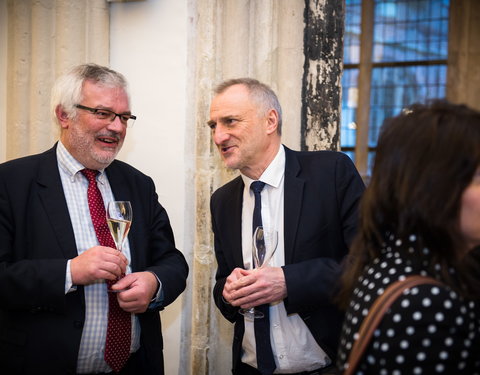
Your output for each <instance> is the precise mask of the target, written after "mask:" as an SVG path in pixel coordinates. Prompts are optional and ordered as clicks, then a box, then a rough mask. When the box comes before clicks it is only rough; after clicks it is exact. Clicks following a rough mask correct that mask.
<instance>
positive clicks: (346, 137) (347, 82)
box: [340, 69, 358, 147]
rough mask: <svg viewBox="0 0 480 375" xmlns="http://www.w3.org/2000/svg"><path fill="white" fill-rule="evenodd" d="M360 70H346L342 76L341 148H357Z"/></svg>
mask: <svg viewBox="0 0 480 375" xmlns="http://www.w3.org/2000/svg"><path fill="white" fill-rule="evenodd" d="M357 104H358V69H345V70H344V72H343V76H342V122H341V128H340V146H341V147H355V139H356V133H357V125H356V118H357Z"/></svg>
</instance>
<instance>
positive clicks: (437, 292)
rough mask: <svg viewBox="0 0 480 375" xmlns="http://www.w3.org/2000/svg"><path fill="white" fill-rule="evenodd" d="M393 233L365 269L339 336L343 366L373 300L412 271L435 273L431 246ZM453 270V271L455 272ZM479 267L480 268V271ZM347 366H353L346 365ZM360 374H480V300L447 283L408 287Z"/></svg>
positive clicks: (375, 338) (385, 321)
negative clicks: (418, 244)
mask: <svg viewBox="0 0 480 375" xmlns="http://www.w3.org/2000/svg"><path fill="white" fill-rule="evenodd" d="M415 240H416V238H415V236H410V238H409V239H408V241H405V242H406V243H402V241H401V240H398V239H395V238H393V237H391V238H390V241H389V244H386V245H385V247H384V248H383V249H382V253H381V256H380V257H379V258H377V259H375V260H374V261H373V262H372V264H370V265H369V266H367V267H366V268H365V271H364V273H363V275H362V276H361V277H360V279H359V282H358V284H357V287H356V288H355V289H354V292H353V297H352V301H351V303H350V306H349V308H348V310H347V312H346V319H345V322H344V325H343V329H342V335H341V338H340V348H339V352H338V362H337V364H338V367H339V368H340V369H342V370H343V369H344V368H345V366H346V364H345V362H346V360H347V357H348V354H349V353H350V350H351V348H352V344H353V342H354V341H355V340H356V339H357V337H358V333H357V332H358V330H359V328H360V324H361V323H362V321H363V319H364V318H365V316H366V315H367V313H368V311H369V309H370V307H371V305H372V303H373V302H374V301H375V299H376V298H377V297H378V296H379V295H380V294H382V293H383V291H384V290H385V288H386V287H388V286H389V285H390V284H391V283H393V282H395V281H397V280H399V279H402V278H404V277H405V276H407V275H412V274H422V275H427V274H428V273H427V272H426V271H425V270H427V269H429V270H430V269H433V270H434V271H433V272H432V271H430V272H429V273H430V275H431V276H433V277H435V272H436V271H439V267H438V266H435V265H433V267H432V265H431V264H430V262H429V260H428V258H429V250H428V249H421V250H417V249H415ZM451 272H453V271H451ZM479 272H480V271H479ZM347 366H348V365H347ZM356 374H357V375H363V374H375V375H383V374H385V375H386V374H391V375H400V374H408V375H417V374H424V375H425V374H448V375H450V374H455V375H459V374H469V375H472V374H480V305H479V302H478V301H477V302H473V301H467V300H465V299H463V298H462V297H461V296H459V295H458V294H457V293H455V292H454V291H452V290H451V289H450V288H448V287H439V286H434V285H428V284H427V285H420V286H417V287H413V288H411V289H409V290H406V291H405V292H404V294H403V295H402V296H401V297H400V298H398V299H397V300H396V301H395V302H394V304H393V305H392V306H391V308H390V310H389V311H388V312H387V313H386V314H385V316H384V318H383V320H382V322H381V323H380V325H379V327H378V329H377V330H376V331H375V332H374V335H373V339H372V341H371V343H370V345H369V347H368V348H367V350H366V352H365V354H364V356H363V358H362V361H361V363H360V365H359V366H358V368H357V372H356Z"/></svg>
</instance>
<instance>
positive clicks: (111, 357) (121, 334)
mask: <svg viewBox="0 0 480 375" xmlns="http://www.w3.org/2000/svg"><path fill="white" fill-rule="evenodd" d="M81 172H82V174H83V175H84V176H85V177H86V178H87V180H88V190H87V197H88V208H89V209H90V216H91V217H92V222H93V227H94V228H95V233H96V235H97V239H98V242H99V243H100V245H102V246H108V247H112V248H114V249H116V247H115V242H114V241H113V238H112V235H111V234H110V231H109V229H108V224H107V219H106V215H105V205H104V204H103V198H102V194H101V193H100V190H99V189H98V186H97V181H96V176H97V174H98V171H95V170H92V169H83V170H81ZM106 282H107V287H108V288H110V286H111V285H112V284H114V283H115V281H110V280H106ZM131 331H132V318H131V314H130V313H128V312H126V311H125V310H122V308H121V307H120V306H119V304H118V300H117V295H116V293H110V292H109V293H108V325H107V339H106V342H105V354H104V358H105V362H107V364H108V365H109V366H110V367H111V368H112V370H113V371H115V372H119V371H120V370H121V369H122V368H123V366H125V363H127V360H128V357H129V356H130V343H131Z"/></svg>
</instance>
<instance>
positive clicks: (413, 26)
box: [347, 0, 449, 62]
mask: <svg viewBox="0 0 480 375" xmlns="http://www.w3.org/2000/svg"><path fill="white" fill-rule="evenodd" d="M448 8H449V0H398V1H397V0H395V1H394V0H376V1H375V20H374V23H375V26H374V45H373V61H374V62H395V61H424V60H440V59H446V58H447V40H448ZM347 12H348V9H347Z"/></svg>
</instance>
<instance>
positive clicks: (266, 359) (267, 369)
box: [250, 181, 276, 375]
mask: <svg viewBox="0 0 480 375" xmlns="http://www.w3.org/2000/svg"><path fill="white" fill-rule="evenodd" d="M264 186H265V182H262V181H254V182H252V184H251V185H250V189H252V190H253V194H254V195H255V206H254V208H253V220H252V224H253V233H255V229H256V228H257V227H261V226H262V196H261V192H262V190H263V188H264ZM259 256H261V257H264V256H265V254H259ZM252 261H253V259H252ZM255 309H257V310H259V311H261V312H262V313H263V315H264V317H263V318H259V319H255V320H254V321H253V327H254V331H255V345H256V347H257V368H258V371H260V373H261V374H262V375H270V374H273V371H274V370H275V368H276V365H275V359H274V358H273V351H272V344H271V342H270V312H269V304H264V305H260V306H257V307H255Z"/></svg>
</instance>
